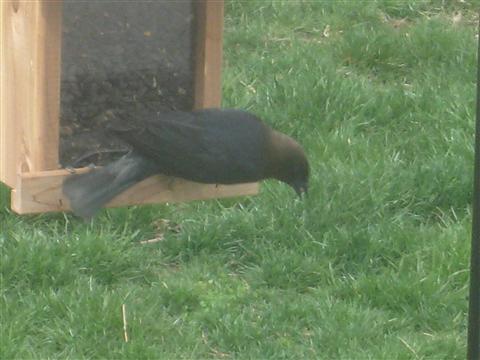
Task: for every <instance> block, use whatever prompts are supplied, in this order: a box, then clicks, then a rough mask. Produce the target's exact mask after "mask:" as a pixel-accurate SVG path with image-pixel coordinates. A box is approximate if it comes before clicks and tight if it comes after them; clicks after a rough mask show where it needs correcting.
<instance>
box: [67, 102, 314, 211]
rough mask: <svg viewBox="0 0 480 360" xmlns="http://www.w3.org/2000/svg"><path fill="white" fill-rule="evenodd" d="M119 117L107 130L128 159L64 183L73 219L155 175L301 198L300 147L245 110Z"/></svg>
mask: <svg viewBox="0 0 480 360" xmlns="http://www.w3.org/2000/svg"><path fill="white" fill-rule="evenodd" d="M131 117H136V118H135V121H133V120H132V119H131ZM119 118H120V119H121V120H122V122H121V125H117V124H116V122H115V121H113V122H112V123H111V125H110V126H109V129H110V130H111V131H112V132H113V133H114V134H115V135H117V136H118V137H119V138H121V139H122V140H124V141H125V142H126V143H128V144H129V145H130V146H131V149H132V150H131V152H129V153H128V154H126V155H124V156H123V157H121V158H120V159H118V160H116V161H114V162H112V163H110V164H108V165H106V166H105V167H101V168H95V169H93V170H91V171H90V172H88V173H85V174H74V175H71V176H69V177H68V178H67V179H66V180H65V181H64V184H63V192H64V194H65V195H66V196H67V198H68V199H69V200H70V205H71V208H72V210H73V212H74V213H75V214H77V215H79V216H82V217H84V218H90V217H92V216H93V215H94V214H95V213H96V212H97V211H98V210H99V209H100V208H101V207H103V206H104V205H105V204H106V203H107V202H108V201H110V200H111V199H113V198H114V197H115V196H116V195H118V194H120V193H121V192H123V191H125V190H126V189H127V188H129V187H131V186H132V185H134V184H136V183H138V182H140V181H142V180H143V179H145V178H147V177H149V176H152V175H155V174H164V175H168V176H175V177H180V178H183V179H186V180H191V181H196V182H200V183H207V184H239V183H247V182H255V181H260V180H264V179H268V178H273V179H278V180H280V181H283V182H285V183H287V184H288V185H290V186H291V187H292V188H293V189H295V191H296V192H297V194H299V195H301V194H303V193H306V192H307V189H308V175H309V165H308V161H307V158H306V156H305V153H304V151H303V149H302V147H301V146H300V145H299V144H298V143H297V142H296V141H295V140H293V139H292V138H291V137H289V136H287V135H285V134H282V133H280V132H278V131H276V130H273V129H271V128H270V127H268V126H267V125H265V124H264V123H263V122H262V121H261V120H260V119H259V118H258V117H257V116H255V115H253V114H251V113H248V112H246V111H241V110H228V109H205V110H198V111H193V112H184V111H167V112H157V111H151V112H148V111H147V112H146V113H145V112H144V113H140V114H136V115H132V114H131V113H130V114H128V115H127V116H125V115H123V116H122V115H119Z"/></svg>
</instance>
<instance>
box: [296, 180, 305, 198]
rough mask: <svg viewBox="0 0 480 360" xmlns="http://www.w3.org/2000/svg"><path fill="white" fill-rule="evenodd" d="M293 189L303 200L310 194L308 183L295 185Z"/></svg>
mask: <svg viewBox="0 0 480 360" xmlns="http://www.w3.org/2000/svg"><path fill="white" fill-rule="evenodd" d="M292 187H293V189H294V190H295V192H296V193H297V195H298V196H299V197H300V198H303V197H306V196H307V194H308V184H306V183H302V184H294V185H293V186H292Z"/></svg>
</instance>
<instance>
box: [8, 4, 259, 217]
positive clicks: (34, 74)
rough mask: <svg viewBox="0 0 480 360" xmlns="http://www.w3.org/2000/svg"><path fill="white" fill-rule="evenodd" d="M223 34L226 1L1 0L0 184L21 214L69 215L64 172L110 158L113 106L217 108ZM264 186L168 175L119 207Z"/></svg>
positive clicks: (133, 191) (128, 195)
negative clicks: (87, 160) (92, 158)
mask: <svg viewBox="0 0 480 360" xmlns="http://www.w3.org/2000/svg"><path fill="white" fill-rule="evenodd" d="M222 31H223V1H219V0H200V1H191V2H187V1H179V2H176V1H166V2H135V1H133V2H113V1H98V2H62V1H51V0H50V1H47V0H36V1H18V0H17V1H14V0H7V1H5V0H4V1H2V2H1V3H0V39H1V43H0V55H1V56H0V65H1V76H0V180H1V181H2V182H3V183H5V184H6V185H7V186H9V187H10V188H11V189H12V191H11V207H12V209H13V210H14V211H15V212H17V213H19V214H26V213H39V212H48V211H64V210H69V204H68V200H67V199H66V198H65V197H64V196H63V194H62V183H63V180H64V178H65V177H66V176H68V175H69V174H70V172H71V171H72V170H71V169H66V168H67V167H68V166H69V165H71V164H72V163H75V157H77V158H78V157H82V155H85V153H86V152H87V153H88V151H90V152H91V153H92V154H95V153H98V154H107V155H108V154H109V149H110V147H115V146H117V145H116V144H115V143H114V142H113V143H112V141H113V139H111V137H109V136H106V135H105V134H104V133H102V128H103V127H104V126H102V125H105V121H108V117H109V115H111V114H112V110H118V109H121V108H122V107H123V106H128V107H130V109H131V108H133V107H140V108H141V107H146V106H149V107H154V108H158V109H164V108H165V109H181V110H191V109H194V108H206V107H219V106H220V102H221V62H222ZM103 150H105V151H103ZM99 159H100V160H102V159H101V158H99ZM100 160H99V161H100ZM104 160H105V161H107V160H108V158H106V159H104ZM95 165H98V164H95ZM100 165H102V164H101V161H100ZM75 171H77V172H84V171H88V168H86V167H85V164H83V165H82V166H75ZM257 190H258V189H257V184H242V185H229V186H222V185H220V186H217V185H215V184H212V185H205V184H198V183H193V182H189V181H185V180H182V179H173V180H172V179H171V178H167V177H165V176H161V175H158V176H154V177H151V178H148V179H146V180H144V181H143V182H141V183H139V184H137V185H135V186H134V187H132V188H130V189H129V190H127V191H126V192H125V193H123V194H121V195H119V196H118V197H117V198H115V199H114V200H113V201H111V202H110V204H109V206H121V205H134V204H147V203H159V202H179V201H188V200H195V199H209V198H218V197H227V196H238V195H248V194H255V193H256V192H257Z"/></svg>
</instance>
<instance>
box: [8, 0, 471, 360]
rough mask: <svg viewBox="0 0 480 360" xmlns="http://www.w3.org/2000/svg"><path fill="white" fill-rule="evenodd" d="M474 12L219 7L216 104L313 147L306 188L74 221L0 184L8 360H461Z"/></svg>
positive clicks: (453, 7)
mask: <svg viewBox="0 0 480 360" xmlns="http://www.w3.org/2000/svg"><path fill="white" fill-rule="evenodd" d="M478 6H480V3H479V1H475V2H473V1H453V0H452V1H413V0H410V1H397V2H392V1H369V2H360V1H358V2H354V1H345V2H340V1H325V2H322V1H317V2H308V1H302V2H293V1H290V2H288V1H285V2H278V1H265V0H259V1H248V2H240V1H228V2H227V3H226V14H225V16H226V18H225V43H224V45H225V64H224V65H225V66H224V77H223V81H224V100H223V105H224V106H226V107H238V108H243V109H248V110H250V111H252V112H255V113H256V114H258V115H260V116H262V117H264V119H265V120H266V121H267V122H268V123H270V124H271V125H272V126H273V127H275V128H277V129H279V130H281V131H283V132H285V133H288V134H290V135H292V136H294V137H295V138H297V139H298V140H299V141H300V142H301V143H302V144H303V145H304V147H305V149H306V151H307V153H308V155H309V159H310V162H311V170H312V176H311V184H310V192H309V197H308V198H307V199H306V200H305V201H300V200H299V199H297V198H296V197H295V195H294V193H293V191H292V190H291V189H289V188H287V187H286V186H285V185H283V184H280V183H277V182H275V181H267V182H265V183H264V184H263V185H262V187H261V192H260V194H259V195H258V196H254V197H248V198H247V197H245V198H238V199H226V200H221V201H216V200H212V201H203V202H191V203H185V204H166V205H157V206H143V207H130V208H120V209H112V210H108V211H103V212H102V213H101V214H100V215H99V216H97V217H96V218H95V219H94V220H93V222H91V223H84V222H82V221H81V220H79V219H77V218H75V217H73V216H71V215H69V214H44V215H36V216H22V217H20V216H16V215H15V214H13V213H12V212H11V211H10V210H9V209H8V205H9V196H8V191H7V189H6V188H5V187H2V188H1V189H0V194H1V201H0V221H1V233H0V246H1V257H0V276H1V278H0V279H1V296H0V304H1V311H0V323H1V328H0V337H1V339H0V358H2V359H30V358H32V359H83V358H109V359H123V358H130V359H146V358H152V359H153V358H157V359H200V358H222V359H223V358H227V359H228V358H235V359H266V358H271V359H281V358H290V359H300V358H317V359H457V358H460V359H461V358H464V356H465V348H466V324H467V317H466V313H467V293H468V266H469V264H468V260H469V240H470V227H471V206H470V203H471V197H472V186H473V185H472V177H473V175H472V174H473V141H474V139H473V129H474V113H475V80H476V38H475V34H476V20H477V16H476V13H475V8H476V7H478ZM159 236H163V237H164V239H163V241H160V242H157V243H151V244H141V243H140V241H143V240H147V239H151V238H155V237H159ZM122 304H125V307H126V312H127V314H126V315H127V320H128V334H129V337H130V339H129V342H128V343H125V341H124V339H123V328H122V327H123V325H122V312H121V306H122Z"/></svg>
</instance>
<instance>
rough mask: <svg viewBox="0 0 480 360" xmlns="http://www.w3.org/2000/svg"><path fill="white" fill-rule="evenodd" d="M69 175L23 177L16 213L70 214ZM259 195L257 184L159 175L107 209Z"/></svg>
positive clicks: (14, 203) (14, 207) (15, 193)
mask: <svg viewBox="0 0 480 360" xmlns="http://www.w3.org/2000/svg"><path fill="white" fill-rule="evenodd" d="M87 171H89V169H88V168H83V169H76V172H77V173H83V172H87ZM69 175H70V172H68V171H67V170H51V171H39V172H33V173H23V174H19V175H18V177H17V184H16V187H15V189H13V190H12V197H11V207H12V210H13V211H15V212H16V213H18V214H31V213H42V212H51V211H69V210H70V207H69V203H68V199H67V198H65V196H64V195H63V193H62V184H63V180H64V179H65V178H66V177H67V176H69ZM257 192H258V184H257V183H251V184H241V185H218V186H217V185H210V184H199V183H194V182H191V181H186V180H183V179H178V178H171V177H167V176H163V175H156V176H152V177H150V178H148V179H145V180H144V181H142V182H140V183H138V184H136V185H134V186H133V187H131V188H130V189H128V190H126V191H125V192H124V193H122V194H120V195H118V196H117V197H116V198H115V199H113V200H112V201H111V202H110V203H108V205H107V207H116V206H127V205H140V204H154V203H164V202H184V201H191V200H205V199H211V198H222V197H232V196H241V195H255V194H257Z"/></svg>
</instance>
